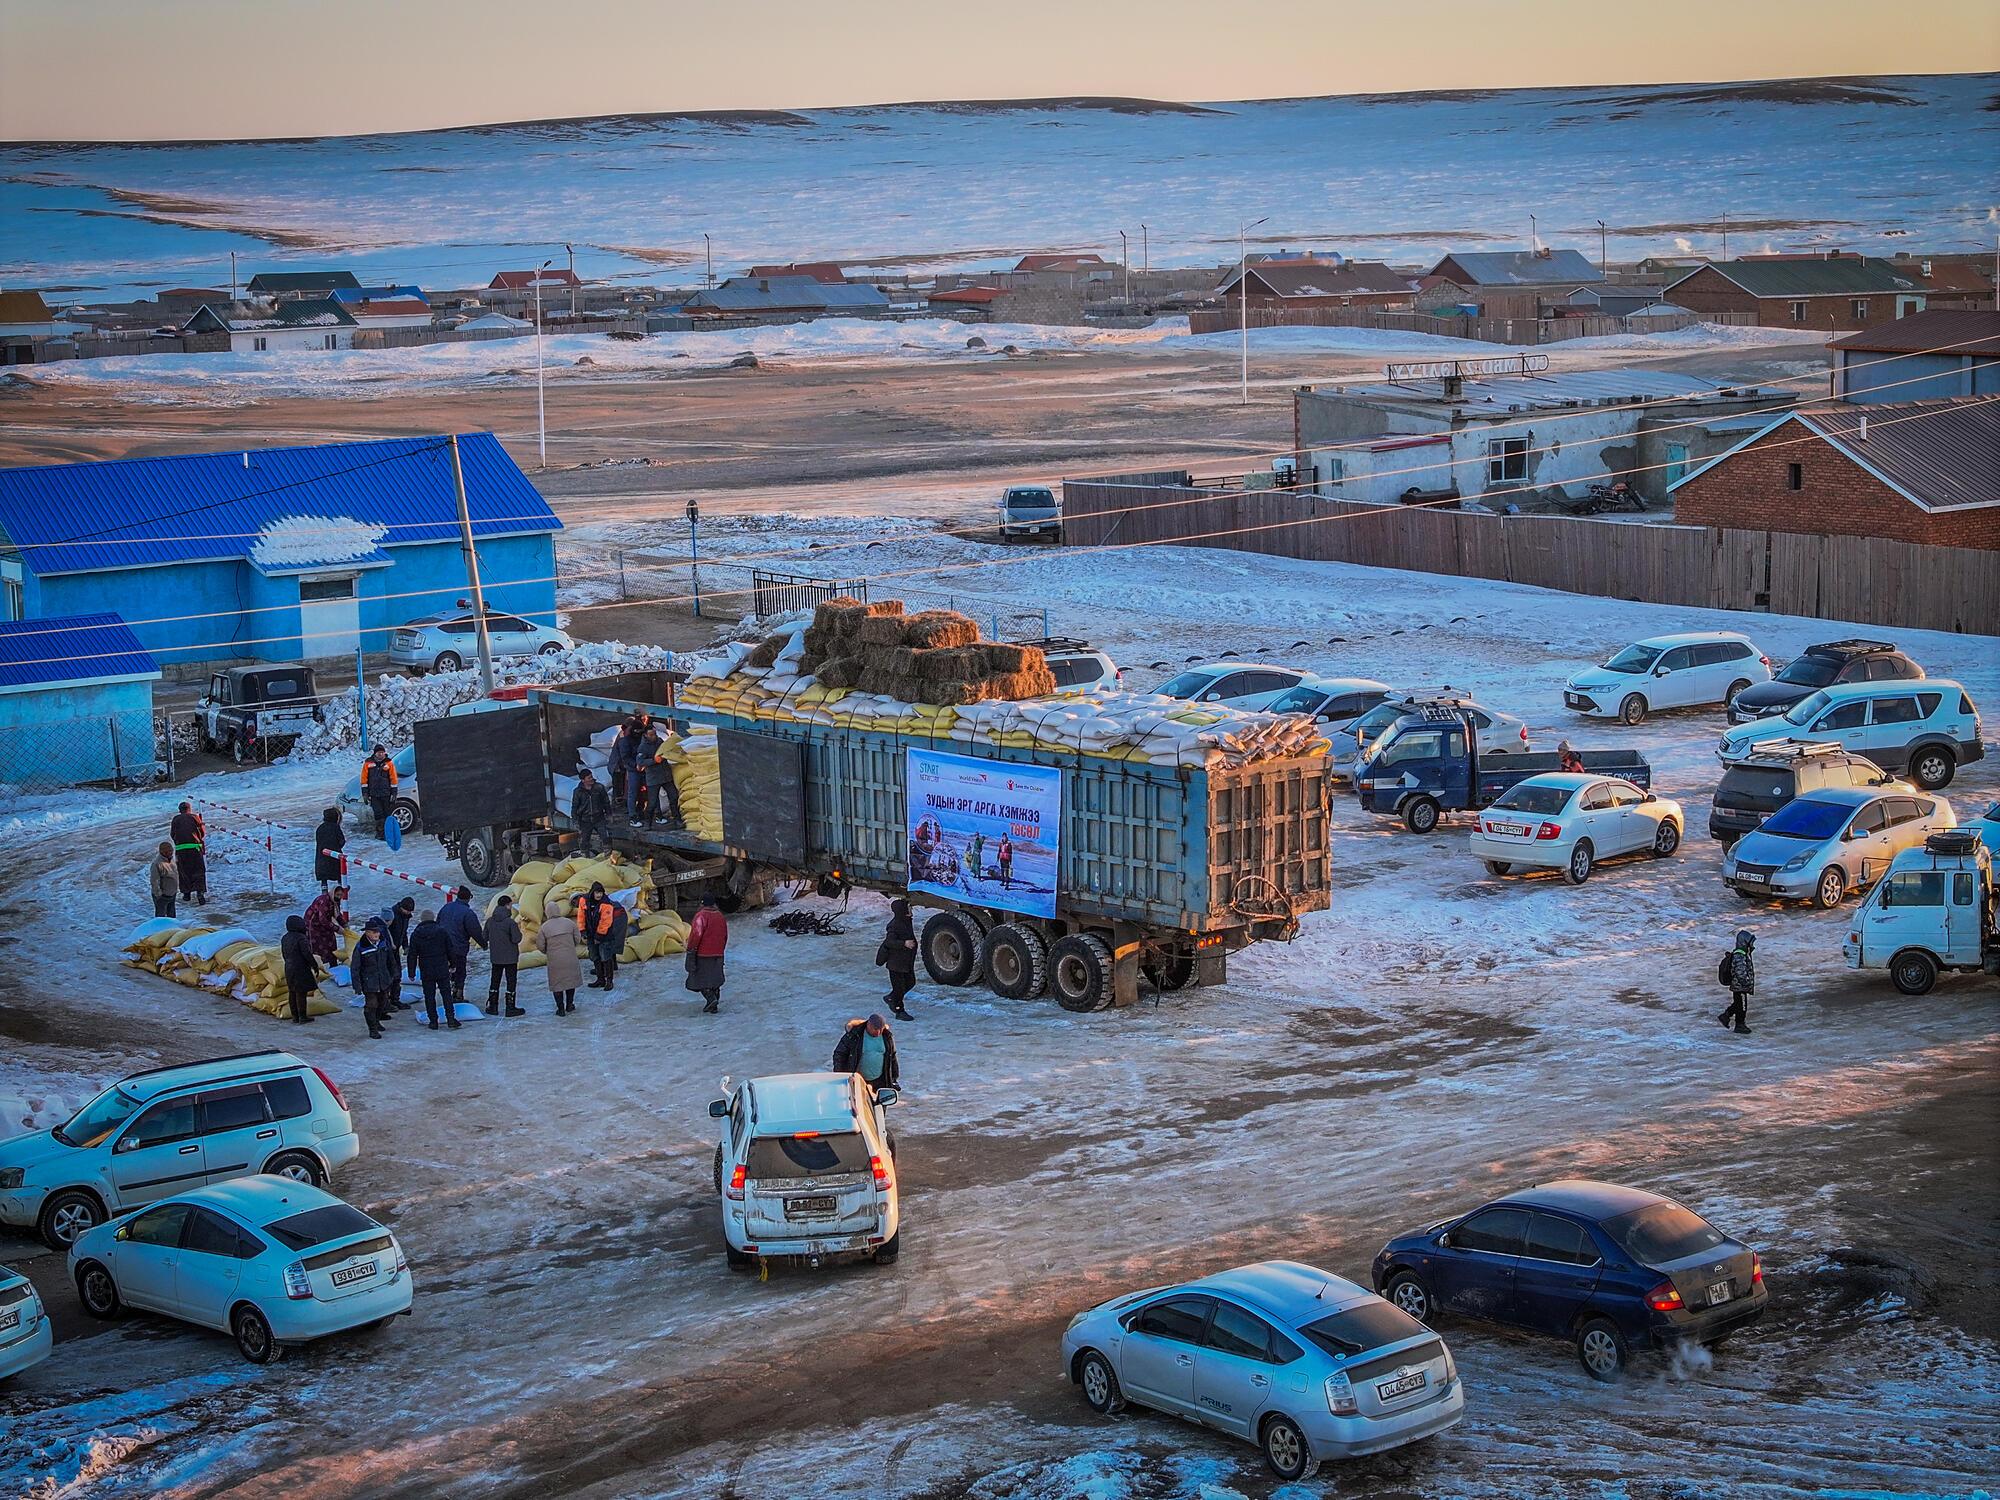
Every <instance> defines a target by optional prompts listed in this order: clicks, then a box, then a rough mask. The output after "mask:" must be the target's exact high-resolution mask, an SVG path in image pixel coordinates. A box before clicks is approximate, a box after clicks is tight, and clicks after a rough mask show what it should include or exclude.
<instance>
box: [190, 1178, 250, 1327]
mask: <svg viewBox="0 0 2000 1500" xmlns="http://www.w3.org/2000/svg"><path fill="white" fill-rule="evenodd" d="M241 1238H242V1237H241V1236H240V1235H239V1234H238V1232H237V1228H236V1226H235V1225H234V1224H232V1223H230V1222H229V1221H228V1220H227V1219H225V1218H223V1217H222V1216H221V1215H220V1214H215V1213H211V1212H209V1210H207V1209H205V1208H197V1209H195V1210H194V1212H193V1214H192V1216H191V1217H190V1218H189V1220H188V1225H187V1229H186V1231H185V1232H184V1233H183V1234H182V1236H181V1252H180V1259H179V1263H178V1264H177V1265H176V1266H175V1268H174V1300H175V1301H176V1302H177V1303H178V1304H179V1305H180V1315H181V1316H182V1317H184V1318H186V1319H188V1320H189V1321H190V1322H194V1323H200V1324H202V1325H203V1326H205V1327H208V1328H227V1327H228V1326H229V1309H230V1305H231V1304H232V1303H234V1302H235V1300H236V1283H237V1281H238V1279H239V1278H240V1277H241V1274H242V1269H243V1261H242V1258H241V1244H240V1242H241Z"/></svg>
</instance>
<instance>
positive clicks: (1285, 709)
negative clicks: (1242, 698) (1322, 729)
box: [1264, 687, 1327, 714]
mask: <svg viewBox="0 0 2000 1500" xmlns="http://www.w3.org/2000/svg"><path fill="white" fill-rule="evenodd" d="M1326 699H1327V695H1326V694H1325V693H1323V692H1321V691H1320V690H1319V689H1318V688H1312V687H1295V688H1293V689H1291V690H1290V691H1289V692H1284V693H1280V694H1278V696H1277V697H1275V698H1273V699H1272V700H1271V701H1270V702H1269V703H1267V704H1265V705H1264V710H1265V712H1266V713H1274V714H1311V713H1318V712H1319V706H1320V705H1321V704H1322V703H1324V702H1326Z"/></svg>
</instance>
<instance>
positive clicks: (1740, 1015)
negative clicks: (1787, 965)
mask: <svg viewBox="0 0 2000 1500" xmlns="http://www.w3.org/2000/svg"><path fill="white" fill-rule="evenodd" d="M1756 946H1757V935H1756V934H1755V933H1754V932H1748V931H1745V932H1739V933H1737V934H1736V946H1735V947H1734V948H1732V949H1730V950H1729V952H1727V953H1725V954H1723V955H1722V959H1721V961H1720V962H1719V963H1717V964H1716V966H1715V979H1716V983H1718V984H1726V985H1728V986H1729V1008H1728V1009H1727V1010H1725V1011H1723V1012H1722V1014H1721V1015H1719V1016H1717V1017H1716V1018H1715V1019H1716V1020H1718V1021H1720V1022H1721V1023H1722V1024H1723V1025H1724V1026H1727V1025H1729V1024H1730V1023H1731V1022H1732V1021H1733V1022H1735V1024H1736V1034H1737V1035H1738V1036H1748V1035H1750V1025H1749V1021H1750V1007H1749V1005H1748V1003H1747V1002H1748V1001H1749V999H1750V997H1751V996H1752V995H1754V994H1755V993H1756V992H1757V968H1756V965H1755V964H1754V963H1753V962H1752V961H1751V958H1750V950H1751V949H1752V948H1755V947H1756Z"/></svg>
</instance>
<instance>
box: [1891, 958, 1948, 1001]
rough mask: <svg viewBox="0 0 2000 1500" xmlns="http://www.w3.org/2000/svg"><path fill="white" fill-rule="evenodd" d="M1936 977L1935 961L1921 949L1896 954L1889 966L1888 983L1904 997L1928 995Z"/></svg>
mask: <svg viewBox="0 0 2000 1500" xmlns="http://www.w3.org/2000/svg"><path fill="white" fill-rule="evenodd" d="M1937 977H1938V966H1937V960H1936V959H1934V958H1932V957H1931V956H1930V955H1929V954H1928V953H1925V952H1924V951H1923V950H1922V949H1918V948H1912V949H1911V950H1909V951H1908V952H1907V953H1898V954H1897V955H1896V957H1895V959H1894V961H1893V962H1891V963H1890V965H1889V980H1890V983H1892V984H1894V985H1895V986H1896V988H1897V989H1899V990H1901V991H1902V992H1903V993H1904V994H1906V995H1928V994H1929V993H1930V992H1931V986H1932V985H1934V984H1936V983H1937Z"/></svg>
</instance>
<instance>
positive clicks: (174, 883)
mask: <svg viewBox="0 0 2000 1500" xmlns="http://www.w3.org/2000/svg"><path fill="white" fill-rule="evenodd" d="M147 879H148V881H149V882H150V884H151V888H152V892H153V915H154V916H156V917H171V916H172V915H174V897H175V896H177V895H179V894H180V888H181V874H180V871H178V870H176V869H175V868H174V846H173V845H172V844H170V843H168V842H167V841H166V840H165V839H161V840H160V854H159V858H157V859H155V860H154V861H153V863H152V865H151V867H150V868H149V870H148V872H147Z"/></svg>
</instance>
